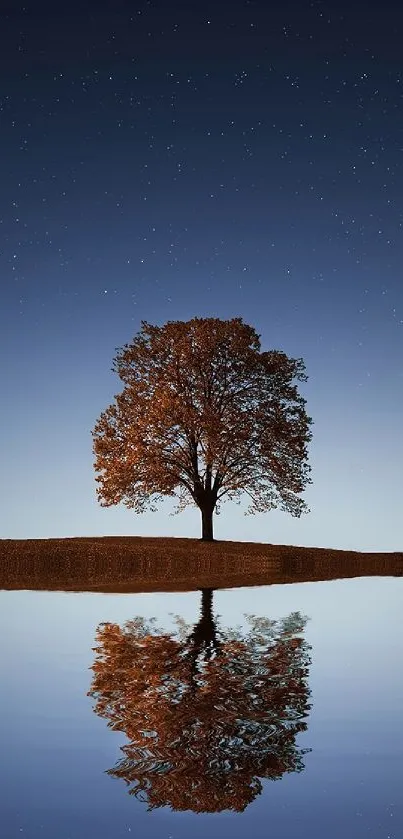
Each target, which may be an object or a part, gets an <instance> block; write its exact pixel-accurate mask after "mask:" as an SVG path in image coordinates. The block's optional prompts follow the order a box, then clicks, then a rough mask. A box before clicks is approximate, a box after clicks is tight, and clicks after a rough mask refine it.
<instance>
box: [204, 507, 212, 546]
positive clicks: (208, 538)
mask: <svg viewBox="0 0 403 839" xmlns="http://www.w3.org/2000/svg"><path fill="white" fill-rule="evenodd" d="M201 514H202V541H203V542H213V541H214V536H213V510H212V507H211V506H210V505H208V506H207V505H206V506H205V507H202V508H201Z"/></svg>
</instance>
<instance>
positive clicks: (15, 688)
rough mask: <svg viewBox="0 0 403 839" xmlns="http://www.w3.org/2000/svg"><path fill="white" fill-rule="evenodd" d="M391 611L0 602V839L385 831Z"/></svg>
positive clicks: (401, 730)
mask: <svg viewBox="0 0 403 839" xmlns="http://www.w3.org/2000/svg"><path fill="white" fill-rule="evenodd" d="M402 604H403V579H402V578H362V579H353V580H340V581H334V582H324V583H304V584H299V585H284V586H268V587H261V588H251V589H247V588H244V589H234V590H231V591H216V592H214V593H213V594H211V592H209V591H205V592H204V594H203V595H202V594H201V593H200V592H192V593H188V594H144V595H109V594H108V595H101V594H100V595H98V594H63V593H54V592H51V593H47V592H0V674H1V700H0V702H1V715H0V798H1V829H0V835H1V837H4V839H14V838H15V837H18V839H20V837H21V836H22V837H25V839H92V837H96V839H112V837H113V839H117V837H128V836H130V835H132V836H141V837H145V836H146V837H158V839H160V837H161V839H162V837H164V839H189V837H190V836H192V837H198V836H200V837H204V836H206V835H208V836H209V837H211V839H213V837H222V836H224V835H225V836H227V835H228V836H231V837H238V836H239V837H268V836H272V837H275V839H283V837H284V839H291V837H292V838H293V839H294V837H296V836H301V837H310V839H316V837H318V839H319V837H320V839H323V837H325V836H326V837H327V839H332V837H334V839H336V837H337V839H339V838H340V837H341V836H343V837H346V838H348V837H354V839H360V837H382V838H383V839H388V837H391V839H392V837H393V839H398V837H402V836H403V806H402V803H401V799H402V795H401V791H402V781H403V632H402ZM202 606H203V608H202ZM247 615H249V617H246V616H247ZM152 619H155V621H153V620H152ZM127 622H129V623H127ZM105 624H106V625H105ZM101 625H102V626H101ZM97 631H98V635H97ZM96 636H97V640H96ZM94 647H97V648H98V649H97V651H94ZM93 666H94V669H91V668H92V667H93ZM89 692H90V693H91V695H88V694H89ZM108 724H109V725H108ZM111 726H113V728H112V727H111ZM122 747H123V751H122ZM107 770H110V771H109V772H108V771H107ZM195 810H196V811H202V812H194V811H195ZM206 810H207V811H209V812H205V811H206Z"/></svg>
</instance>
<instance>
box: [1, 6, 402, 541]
mask: <svg viewBox="0 0 403 839" xmlns="http://www.w3.org/2000/svg"><path fill="white" fill-rule="evenodd" d="M2 10H3V11H2V13H1V18H0V33H1V34H0V40H1V49H0V71H1V72H0V78H1V84H0V126H1V152H2V153H1V162H0V166H1V171H0V180H1V189H0V272H1V289H2V297H1V309H0V336H1V337H0V340H1V357H0V364H1V382H2V411H1V419H0V424H1V431H2V441H3V446H2V449H3V452H2V466H1V471H2V481H1V490H0V493H1V498H0V523H1V528H0V536H2V537H15V538H19V537H20V538H24V537H30V536H31V537H35V536H43V537H46V536H58V535H60V536H65V535H81V534H84V535H86V534H87V535H91V534H103V533H127V534H131V533H133V534H137V533H139V534H167V535H169V534H172V535H178V536H179V535H186V536H199V515H198V512H197V511H195V512H192V511H189V512H187V513H186V514H182V515H181V516H177V517H174V518H171V517H170V516H169V515H168V511H169V509H170V506H167V507H166V508H164V507H163V508H162V509H161V513H159V514H153V515H152V514H149V515H148V514H147V515H144V516H141V517H140V516H136V515H135V514H134V513H133V512H130V511H127V510H125V509H124V508H123V509H109V510H105V509H102V508H99V507H98V506H97V502H96V499H95V482H94V474H93V468H92V460H93V457H92V452H91V446H92V441H91V436H90V431H91V428H92V427H93V425H94V422H95V420H96V418H97V416H98V415H99V413H100V412H101V410H103V409H104V408H105V407H106V406H107V404H109V402H110V401H111V400H112V397H113V394H114V393H116V392H117V391H118V390H119V389H120V383H119V381H118V380H117V379H115V377H114V376H113V374H112V373H111V372H110V367H111V363H112V358H113V355H114V354H115V348H116V347H119V346H121V345H123V344H124V343H126V342H127V341H129V340H130V339H131V337H132V336H133V335H134V334H135V333H136V332H137V331H138V329H139V327H140V321H141V319H145V320H148V321H150V322H151V323H159V324H160V323H164V322H165V321H166V320H168V319H170V320H176V319H187V318H191V317H194V316H200V317H206V316H215V317H222V318H230V317H233V316H238V315H240V316H242V317H243V318H244V320H245V321H246V322H248V323H251V324H252V325H253V326H255V327H256V329H257V331H258V332H259V333H260V334H261V340H262V346H263V348H264V349H268V348H270V347H273V348H278V349H283V350H284V351H285V352H287V353H288V354H290V355H293V356H303V357H304V359H305V362H306V366H307V372H308V375H309V377H310V378H309V382H308V384H307V385H306V387H305V393H306V396H307V399H308V411H309V413H310V414H311V415H312V417H313V419H314V423H315V424H314V426H313V435H314V436H313V441H312V444H311V462H312V466H313V473H312V477H313V485H312V487H310V489H309V491H308V492H307V493H306V498H307V501H308V503H309V504H310V506H311V509H312V512H311V514H310V515H309V516H306V517H304V518H303V519H301V520H299V521H298V520H297V521H295V520H293V519H291V518H290V517H289V516H286V515H284V514H280V513H271V514H268V515H265V516H256V517H254V518H249V517H248V518H245V517H244V516H243V515H242V508H239V507H238V506H236V505H230V504H228V505H225V506H224V507H223V510H222V513H221V515H220V517H219V518H218V521H217V523H216V535H217V537H218V538H227V539H228V538H233V539H248V540H253V541H269V542H282V543H296V544H311V545H330V546H334V547H342V548H343V547H345V548H348V547H353V548H356V549H368V550H370V549H374V550H375V549H379V550H382V549H385V550H397V549H399V548H401V528H400V527H399V524H398V522H399V520H400V517H401V507H402V489H401V487H402V478H401V475H402V466H403V444H402V432H401V429H402V414H403V340H402V339H403V278H402V256H403V247H402V245H403V239H402V232H403V199H402V196H403V64H402V51H401V50H402V48H401V44H402V43H403V11H402V10H400V8H399V6H398V4H397V3H395V2H390V0H387V2H382V3H375V2H368V3H365V4H363V3H361V2H354V1H353V2H349V3H347V2H336V0H335V2H327V3H326V2H305V0H298V2H297V1H296V0H295V2H289V0H284V2H281V3H278V4H277V3H276V4H274V3H268V2H267V0H258V1H257V2H252V0H251V2H240V0H233V2H228V3H224V2H215V3H212V2H207V3H198V2H182V3H175V2H169V0H160V2H139V3H129V2H112V0H111V2H100V3H95V2H92V0H90V2H83V3H80V4H78V3H75V2H72V3H69V4H66V5H65V6H59V5H58V4H55V3H50V2H40V0H39V2H27V3H25V4H24V5H23V6H18V5H17V4H16V3H14V2H13V3H11V2H10V3H9V5H8V8H7V3H5V4H4V3H3V4H2Z"/></svg>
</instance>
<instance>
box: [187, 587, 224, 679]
mask: <svg viewBox="0 0 403 839" xmlns="http://www.w3.org/2000/svg"><path fill="white" fill-rule="evenodd" d="M201 592H202V597H201V615H200V619H199V621H198V622H197V623H196V624H195V626H194V629H193V632H191V634H190V635H189V637H188V639H187V643H186V647H187V649H188V653H187V656H188V658H189V660H190V662H191V684H192V690H193V691H194V690H195V688H196V682H195V676H196V673H198V672H199V663H200V661H203V660H204V661H210V659H211V658H212V657H213V656H214V655H216V656H217V655H219V654H220V649H221V642H220V641H219V638H218V637H217V627H216V623H215V620H214V616H213V589H212V588H203V589H202V590H201Z"/></svg>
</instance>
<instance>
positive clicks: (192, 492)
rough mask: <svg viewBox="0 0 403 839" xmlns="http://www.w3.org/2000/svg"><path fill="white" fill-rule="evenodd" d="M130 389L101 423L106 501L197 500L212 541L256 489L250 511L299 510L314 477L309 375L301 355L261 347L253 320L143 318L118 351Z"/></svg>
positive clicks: (100, 468) (97, 449)
mask: <svg viewBox="0 0 403 839" xmlns="http://www.w3.org/2000/svg"><path fill="white" fill-rule="evenodd" d="M113 370H114V371H115V372H116V373H117V374H118V376H119V378H120V380H121V381H122V382H123V390H122V391H121V393H119V394H118V395H116V396H115V401H114V403H113V404H112V405H110V406H109V407H108V408H107V409H106V410H105V411H104V412H103V413H102V414H101V416H100V417H99V419H98V421H97V422H96V425H95V428H94V430H93V439H94V453H95V464H94V466H95V470H96V472H97V477H96V481H97V483H98V499H99V501H100V503H101V504H102V505H103V506H110V505H113V504H118V503H120V502H123V503H124V504H125V505H126V506H127V507H129V508H133V509H134V510H135V511H136V512H143V511H144V510H145V509H147V507H150V508H151V509H153V510H155V509H157V504H158V502H159V501H160V500H161V499H162V498H163V497H164V496H168V497H176V498H177V500H178V506H177V511H180V510H182V509H184V508H185V507H186V506H187V505H188V504H196V505H197V506H198V507H199V509H200V511H201V515H202V538H204V539H208V540H210V539H212V538H213V524H212V516H213V511H214V510H216V511H219V505H220V503H221V502H222V501H223V500H239V499H240V497H241V496H242V495H243V494H244V493H245V494H246V495H247V496H248V497H249V508H248V510H247V512H249V513H255V512H264V511H266V510H270V509H273V508H275V507H280V509H282V510H284V511H286V512H289V513H291V515H293V516H300V515H301V513H302V512H304V511H306V510H307V507H306V504H305V502H304V501H303V499H302V498H301V493H302V492H303V490H304V489H305V487H306V485H307V484H308V483H309V482H310V477H309V472H310V467H309V465H308V452H307V446H308V443H309V441H310V439H311V433H310V424H311V419H310V417H308V416H307V413H306V410H305V399H304V398H303V397H302V396H301V395H300V393H299V391H298V382H305V381H306V378H307V377H306V375H305V366H304V362H303V360H302V359H301V358H297V359H294V358H289V357H288V356H287V355H286V354H285V353H284V352H281V351H279V350H268V351H264V352H262V351H261V345H260V339H259V336H258V334H257V333H256V331H255V329H254V328H253V327H252V326H248V325H247V324H245V323H244V322H243V320H242V318H233V319H232V320H220V319H218V318H193V319H192V320H189V321H169V322H168V323H166V324H165V325H163V326H153V325H151V324H149V323H147V322H146V321H142V327H141V330H140V332H139V333H138V334H137V335H136V336H135V337H134V338H133V340H132V342H131V343H130V344H126V345H125V346H124V347H123V348H122V349H120V350H118V351H117V355H116V357H115V359H114V366H113Z"/></svg>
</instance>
